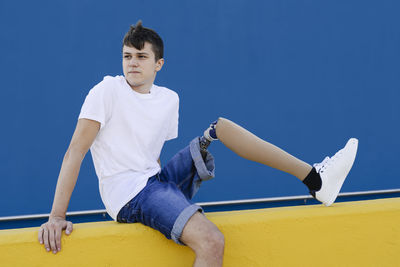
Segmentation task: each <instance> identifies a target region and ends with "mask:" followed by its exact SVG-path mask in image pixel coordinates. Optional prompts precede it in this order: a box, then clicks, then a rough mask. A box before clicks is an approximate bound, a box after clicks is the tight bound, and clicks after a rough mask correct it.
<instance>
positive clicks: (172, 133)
mask: <svg viewBox="0 0 400 267" xmlns="http://www.w3.org/2000/svg"><path fill="white" fill-rule="evenodd" d="M176 96H177V100H176V104H175V107H174V111H173V113H172V116H171V121H170V127H169V131H168V135H167V138H166V139H165V140H166V141H168V140H171V139H175V138H177V137H178V124H179V97H178V95H176Z"/></svg>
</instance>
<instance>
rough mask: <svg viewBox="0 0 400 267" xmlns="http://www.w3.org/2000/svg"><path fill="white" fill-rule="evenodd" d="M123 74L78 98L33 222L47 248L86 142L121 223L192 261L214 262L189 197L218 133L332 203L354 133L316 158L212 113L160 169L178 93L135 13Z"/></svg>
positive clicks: (56, 242) (155, 40)
mask: <svg viewBox="0 0 400 267" xmlns="http://www.w3.org/2000/svg"><path fill="white" fill-rule="evenodd" d="M122 55H123V60H122V66H123V72H124V76H116V77H110V76H106V77H105V78H104V80H103V81H102V82H100V83H99V84H97V85H96V86H95V87H94V88H92V89H91V90H90V92H89V94H88V95H87V97H86V99H85V102H84V104H83V106H82V109H81V113H80V115H79V120H78V123H77V126H76V129H75V132H74V134H73V136H72V140H71V143H70V145H69V147H68V150H67V152H66V154H65V156H64V159H63V163H62V166H61V170H60V174H59V178H58V182H57V187H56V192H55V196H54V202H53V207H52V210H51V214H50V217H49V221H48V222H47V223H45V224H43V225H42V226H41V227H40V230H39V237H38V238H39V242H40V243H41V244H44V245H45V248H46V249H47V251H50V250H52V251H53V253H57V251H60V249H61V233H62V230H63V229H66V233H67V234H70V233H71V232H72V223H71V222H68V221H66V220H65V213H66V211H67V207H68V203H69V200H70V197H71V194H72V191H73V189H74V186H75V183H76V180H77V177H78V173H79V169H80V166H81V162H82V160H83V158H84V157H85V154H86V153H87V151H88V150H89V148H90V150H91V153H92V157H93V162H94V166H95V170H96V174H97V176H98V178H99V189H100V195H101V199H102V201H103V203H104V205H105V207H106V210H107V212H108V213H109V214H110V216H111V217H112V218H113V219H114V220H116V221H118V222H122V223H133V222H141V223H143V224H145V225H148V226H150V227H152V228H154V229H156V230H158V231H160V232H161V233H163V234H164V235H165V236H166V237H167V238H169V239H173V240H174V241H175V242H176V243H178V244H185V245H187V246H189V247H190V248H192V249H193V250H194V252H195V254H196V259H195V263H194V266H221V265H222V258H223V252H224V236H223V234H222V233H221V232H220V231H219V230H218V228H217V227H216V226H215V225H214V224H213V223H212V222H211V221H209V220H208V219H207V218H206V217H205V216H204V214H203V210H202V208H201V207H199V206H197V205H195V204H193V203H192V202H191V201H190V200H191V199H192V197H193V196H194V194H195V193H196V192H197V190H198V189H199V186H200V184H201V182H202V181H205V180H208V179H210V178H212V177H214V159H213V157H212V155H211V154H210V153H209V152H208V150H207V147H208V145H209V144H210V143H211V142H212V141H214V140H220V141H221V142H222V143H223V144H224V145H226V146H227V147H228V148H229V149H231V150H232V151H234V152H235V153H237V154H238V155H239V156H241V157H243V158H246V159H249V160H252V161H256V162H259V163H262V164H265V165H268V166H270V167H273V168H276V169H279V170H282V171H285V172H288V173H290V174H292V175H294V176H295V177H297V178H298V179H300V180H301V181H303V183H304V184H305V185H306V186H307V187H308V189H309V191H310V193H311V194H312V195H313V196H314V197H315V198H316V199H318V200H319V201H321V202H322V203H324V204H325V205H326V206H329V205H331V204H332V203H333V202H334V201H335V199H336V197H337V195H338V193H339V191H340V188H341V186H342V184H343V182H344V180H345V178H346V176H347V174H348V173H349V171H350V169H351V167H352V165H353V162H354V160H355V156H356V152H357V146H358V141H357V139H355V138H352V139H350V140H349V141H348V142H347V144H346V146H345V147H344V148H343V149H341V150H340V151H339V152H338V153H336V154H335V155H334V156H333V157H332V158H329V157H327V158H325V160H324V161H322V162H321V163H318V164H314V167H312V166H310V165H309V164H307V163H305V162H303V161H301V160H299V159H297V158H295V157H293V156H292V155H290V154H288V153H286V152H285V151H283V150H281V149H280V148H278V147H276V146H274V145H272V144H270V143H268V142H266V141H264V140H262V139H260V138H258V137H257V136H255V135H254V134H252V133H250V132H249V131H247V130H246V129H244V128H242V127H240V126H239V125H237V124H235V123H234V122H232V121H230V120H228V119H224V118H218V120H217V121H215V122H213V123H211V125H210V127H209V128H208V129H206V130H205V131H204V134H203V136H201V137H196V138H194V139H193V140H192V141H191V142H190V144H189V145H188V146H187V147H185V148H183V149H182V150H181V151H179V152H178V153H177V154H176V155H175V156H174V157H173V158H172V159H171V160H170V161H169V162H168V163H167V164H166V166H164V167H163V168H162V169H161V164H160V159H159V156H160V153H161V149H162V147H163V144H164V142H165V141H167V140H171V139H173V138H176V137H177V136H178V109H179V97H178V95H177V94H176V93H175V92H174V91H172V90H169V89H167V88H165V87H160V86H157V85H154V84H153V83H154V80H155V77H156V74H157V72H158V71H160V70H161V68H162V66H163V64H164V59H163V42H162V40H161V38H160V37H159V35H158V34H157V33H156V32H155V31H153V30H151V29H148V28H145V27H143V26H142V23H141V21H139V22H138V23H137V24H136V25H135V26H131V28H130V30H129V31H128V32H127V34H126V35H125V37H124V40H123V48H122Z"/></svg>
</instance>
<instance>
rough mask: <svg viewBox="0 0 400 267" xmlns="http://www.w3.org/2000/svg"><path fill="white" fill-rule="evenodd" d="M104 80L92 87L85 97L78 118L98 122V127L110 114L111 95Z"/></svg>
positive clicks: (102, 124) (101, 125) (104, 123)
mask: <svg viewBox="0 0 400 267" xmlns="http://www.w3.org/2000/svg"><path fill="white" fill-rule="evenodd" d="M108 87H109V86H107V85H106V84H105V83H104V80H103V81H102V82H100V83H99V84H97V85H96V86H95V87H93V88H92V89H91V90H90V91H89V93H88V95H87V96H86V98H85V102H84V103H83V105H82V108H81V112H80V114H79V119H90V120H95V121H98V122H100V129H101V128H103V127H104V126H105V125H106V123H107V121H108V119H109V118H110V116H111V104H112V103H111V101H112V99H111V96H110V94H109V91H110V89H111V88H108Z"/></svg>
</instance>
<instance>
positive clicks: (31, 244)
mask: <svg viewBox="0 0 400 267" xmlns="http://www.w3.org/2000/svg"><path fill="white" fill-rule="evenodd" d="M207 217H208V218H209V219H210V220H211V221H213V222H214V223H215V224H217V225H218V227H219V228H220V229H221V231H222V232H223V233H224V234H225V240H226V248H225V258H224V266H241V267H244V266H246V267H247V266H400V198H392V199H379V200H369V201H359V202H347V203H336V204H334V205H333V206H331V207H323V206H322V205H316V206H296V207H285V208H271V209H260V210H246V211H231V212H215V213H208V214H207ZM37 231H38V228H37V227H35V228H24V229H13V230H2V231H0V265H1V266H57V267H61V266H174V267H175V266H191V264H192V263H193V259H194V254H193V253H192V251H191V250H190V249H189V248H187V247H183V246H179V245H176V244H175V243H174V242H173V241H171V240H167V239H165V238H164V236H163V235H161V234H160V233H158V232H156V231H154V230H152V229H150V228H148V227H145V226H143V225H141V224H119V223H116V222H96V223H81V224H75V225H74V231H73V232H72V234H71V235H70V236H66V235H65V234H63V237H62V250H61V252H59V253H57V254H56V255H54V254H52V253H51V252H46V251H45V249H44V247H43V246H42V245H40V244H39V243H38V241H37Z"/></svg>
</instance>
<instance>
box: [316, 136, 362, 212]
mask: <svg viewBox="0 0 400 267" xmlns="http://www.w3.org/2000/svg"><path fill="white" fill-rule="evenodd" d="M357 147H358V140H357V139H356V138H350V139H349V141H347V144H346V146H345V147H344V148H342V149H341V150H339V151H338V152H337V153H336V154H335V155H334V156H333V157H332V158H329V157H326V158H325V159H324V160H323V161H322V162H321V163H316V164H314V167H315V169H316V171H317V172H318V173H319V175H320V176H321V180H322V186H321V189H320V190H319V191H316V192H315V198H316V199H317V200H319V201H321V202H322V203H323V204H324V205H325V206H330V205H332V203H333V202H335V200H336V197H337V195H338V194H339V191H340V188H342V185H343V182H344V180H345V179H346V176H347V174H348V173H349V172H350V169H351V167H352V166H353V163H354V160H355V158H356V154H357Z"/></svg>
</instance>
